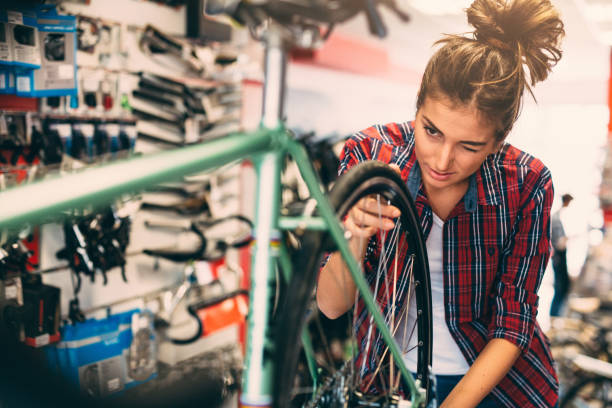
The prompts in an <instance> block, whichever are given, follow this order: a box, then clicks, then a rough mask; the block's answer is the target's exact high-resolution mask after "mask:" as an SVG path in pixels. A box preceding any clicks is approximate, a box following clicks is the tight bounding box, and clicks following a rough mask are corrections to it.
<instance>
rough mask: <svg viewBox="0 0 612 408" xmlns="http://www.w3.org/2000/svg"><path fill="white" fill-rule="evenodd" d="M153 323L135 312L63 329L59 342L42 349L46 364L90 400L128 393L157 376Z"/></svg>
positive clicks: (139, 312)
mask: <svg viewBox="0 0 612 408" xmlns="http://www.w3.org/2000/svg"><path fill="white" fill-rule="evenodd" d="M152 321H153V319H152V317H151V314H150V313H149V312H148V311H141V310H139V309H134V310H130V311H127V312H123V313H119V314H115V315H111V316H109V317H107V318H105V319H88V320H86V321H84V322H82V323H76V324H70V325H66V326H64V327H63V328H62V329H61V332H62V341H61V342H59V343H58V344H57V345H56V346H55V347H52V348H49V349H47V350H46V355H47V360H48V362H49V365H50V366H51V368H52V369H54V370H57V371H58V372H59V373H61V374H62V375H64V376H65V377H66V378H67V379H68V380H69V381H70V382H72V383H73V384H74V385H75V386H77V387H78V388H79V389H80V390H81V392H83V393H84V394H86V395H89V396H92V397H104V396H108V395H111V394H115V393H117V392H121V391H123V390H126V389H129V388H132V387H134V386H136V385H138V384H142V383H143V382H146V381H149V380H151V379H153V378H155V377H156V376H157V371H156V367H157V348H156V345H155V336H154V332H153V324H152Z"/></svg>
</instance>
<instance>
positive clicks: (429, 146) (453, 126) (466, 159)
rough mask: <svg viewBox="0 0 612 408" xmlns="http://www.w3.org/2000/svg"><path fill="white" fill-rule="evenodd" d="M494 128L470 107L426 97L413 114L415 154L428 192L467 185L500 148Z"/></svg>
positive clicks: (444, 98) (448, 100) (443, 99)
mask: <svg viewBox="0 0 612 408" xmlns="http://www.w3.org/2000/svg"><path fill="white" fill-rule="evenodd" d="M494 135H495V127H494V126H493V125H492V124H490V123H488V122H487V121H485V120H483V119H482V117H481V115H479V114H478V111H477V110H476V109H475V108H472V107H466V106H462V105H454V104H452V103H451V101H450V99H448V98H446V97H440V98H438V97H436V98H432V97H427V98H426V99H425V101H424V102H423V104H422V105H421V108H420V109H419V111H418V112H417V115H416V122H415V128H414V139H415V153H416V158H417V160H418V162H419V165H420V167H421V173H422V175H423V176H422V177H423V184H424V185H425V189H426V191H427V192H428V193H432V192H442V191H450V190H449V189H453V188H454V187H461V186H463V185H467V183H468V179H469V177H470V176H471V175H472V174H474V173H475V172H476V170H478V168H480V165H481V164H482V163H483V162H484V160H485V159H486V157H487V156H488V155H489V154H491V153H494V152H495V151H497V150H498V149H499V147H500V145H501V143H500V142H496V141H495V137H494Z"/></svg>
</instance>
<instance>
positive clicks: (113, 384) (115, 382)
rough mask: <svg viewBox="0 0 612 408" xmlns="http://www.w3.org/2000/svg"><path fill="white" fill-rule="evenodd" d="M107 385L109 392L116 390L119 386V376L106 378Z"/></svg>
mask: <svg viewBox="0 0 612 408" xmlns="http://www.w3.org/2000/svg"><path fill="white" fill-rule="evenodd" d="M107 387H108V391H109V392H114V391H117V390H119V388H120V387H121V380H120V379H119V378H113V379H110V380H108V384H107Z"/></svg>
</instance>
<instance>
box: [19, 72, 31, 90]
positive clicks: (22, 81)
mask: <svg viewBox="0 0 612 408" xmlns="http://www.w3.org/2000/svg"><path fill="white" fill-rule="evenodd" d="M17 91H18V92H32V84H31V81H30V77H24V76H19V77H17Z"/></svg>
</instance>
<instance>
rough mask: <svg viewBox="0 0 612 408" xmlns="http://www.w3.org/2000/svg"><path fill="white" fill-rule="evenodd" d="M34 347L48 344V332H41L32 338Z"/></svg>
mask: <svg viewBox="0 0 612 408" xmlns="http://www.w3.org/2000/svg"><path fill="white" fill-rule="evenodd" d="M34 343H35V345H36V347H42V346H46V345H47V344H49V333H45V334H42V335H40V336H38V337H36V338H35V339H34Z"/></svg>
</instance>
